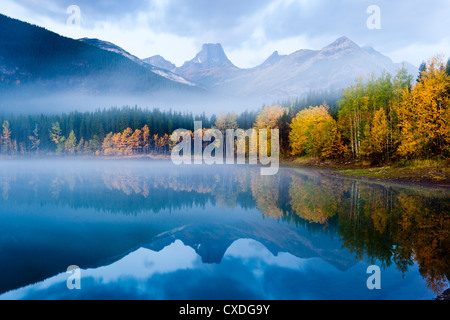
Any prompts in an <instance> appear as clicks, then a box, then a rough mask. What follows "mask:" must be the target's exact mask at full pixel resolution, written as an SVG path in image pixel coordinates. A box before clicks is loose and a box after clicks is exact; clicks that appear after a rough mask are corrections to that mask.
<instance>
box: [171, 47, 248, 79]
mask: <svg viewBox="0 0 450 320" xmlns="http://www.w3.org/2000/svg"><path fill="white" fill-rule="evenodd" d="M239 71H240V69H239V68H237V67H236V66H235V65H234V64H233V63H232V62H231V61H230V60H229V59H228V57H227V55H226V54H225V52H224V50H223V48H222V45H220V44H204V45H203V48H202V50H201V51H200V52H199V53H198V54H197V55H196V56H195V57H194V58H193V59H192V60H190V61H187V62H185V63H184V64H183V66H181V67H180V68H177V69H176V70H175V72H176V73H178V74H180V75H181V76H183V77H184V78H186V79H189V80H192V81H194V82H196V83H200V84H202V85H203V86H206V87H208V88H214V87H216V86H217V85H220V84H221V83H222V82H223V81H227V80H228V79H230V78H232V77H234V76H235V75H237V74H238V73H239Z"/></svg>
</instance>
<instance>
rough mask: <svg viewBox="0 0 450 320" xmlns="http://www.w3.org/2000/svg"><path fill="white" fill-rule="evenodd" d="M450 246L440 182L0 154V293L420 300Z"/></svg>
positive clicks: (443, 280) (445, 268) (440, 280)
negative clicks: (5, 157) (428, 184)
mask: <svg viewBox="0 0 450 320" xmlns="http://www.w3.org/2000/svg"><path fill="white" fill-rule="evenodd" d="M449 249H450V193H449V190H448V189H439V188H426V187H417V186H411V185H391V184H381V183H369V182H364V181H361V180H359V181H358V180H352V179H343V178H338V177H332V176H330V175H328V174H327V173H326V172H325V171H321V170H313V169H292V168H281V169H280V171H279V173H278V174H277V175H276V176H261V175H260V170H259V168H258V167H256V166H248V165H242V166H239V165H233V166H229V165H223V166H206V165H203V166H194V165H192V166H175V165H173V164H172V163H171V162H170V161H156V160H151V161H148V160H147V161H144V160H95V159H94V160H74V159H63V160H56V159H55V160H41V159H38V160H36V159H35V160H31V159H30V160H1V161H0V299H152V300H185V299H187V300H196V299H215V300H229V299H233V300H253V299H255V300H273V299H276V300H297V299H302V300H311V299H314V300H328V299H339V300H341V299H342V300H344V299H376V300H382V299H403V300H404V299H407V300H415V299H424V300H431V299H434V298H435V297H436V296H437V294H438V293H440V292H441V291H443V290H445V289H447V288H448V286H449V280H448V277H449V275H450V250H449ZM69 266H77V267H79V268H80V269H79V270H78V273H77V275H78V278H76V281H78V282H76V281H75V282H73V283H78V284H79V286H80V289H77V288H75V289H73V290H71V289H70V288H69V285H68V284H69V283H72V280H73V279H74V278H72V276H73V275H75V273H74V272H67V270H68V267H69ZM371 266H376V267H378V268H379V271H378V272H376V271H374V273H372V272H370V270H372V269H370V268H369V267H371ZM372 276H374V277H372ZM372 280H373V283H378V284H379V285H380V289H377V288H375V289H370V288H369V287H370V286H368V283H369V282H370V283H372Z"/></svg>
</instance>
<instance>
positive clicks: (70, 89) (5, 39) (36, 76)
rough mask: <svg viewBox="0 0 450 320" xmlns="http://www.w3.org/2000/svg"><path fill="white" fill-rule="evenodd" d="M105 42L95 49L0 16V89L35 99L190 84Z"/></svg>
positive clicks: (145, 90)
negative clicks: (147, 65)
mask: <svg viewBox="0 0 450 320" xmlns="http://www.w3.org/2000/svg"><path fill="white" fill-rule="evenodd" d="M109 45H110V46H109V47H108V48H106V47H105V48H99V47H98V46H95V45H92V44H89V43H86V42H83V41H77V40H74V39H70V38H66V37H63V36H60V35H58V34H56V33H54V32H51V31H48V30H46V29H44V28H41V27H38V26H34V25H31V24H29V23H26V22H22V21H19V20H16V19H11V18H9V17H6V16H4V15H0V92H3V94H4V96H3V98H5V96H6V95H9V96H10V97H12V98H13V99H18V98H19V97H20V98H22V97H23V96H28V97H29V98H30V99H34V100H35V99H36V98H42V97H47V96H48V95H49V94H52V95H55V94H57V93H73V94H80V93H81V94H91V95H96V96H98V95H102V94H105V95H111V94H130V95H133V94H136V93H154V92H160V91H165V90H169V91H170V90H176V91H189V90H190V88H191V86H190V85H187V84H185V83H181V82H180V81H174V80H172V79H170V78H168V77H166V76H164V75H161V74H158V73H157V72H154V71H152V70H150V69H149V68H147V67H145V66H144V64H143V63H139V61H136V60H135V59H134V58H133V56H131V55H130V54H128V53H124V52H120V50H116V49H117V48H115V47H114V46H113V45H112V44H109ZM104 49H107V50H104ZM113 51H115V52H113ZM2 100H3V101H2V102H4V101H5V99H2Z"/></svg>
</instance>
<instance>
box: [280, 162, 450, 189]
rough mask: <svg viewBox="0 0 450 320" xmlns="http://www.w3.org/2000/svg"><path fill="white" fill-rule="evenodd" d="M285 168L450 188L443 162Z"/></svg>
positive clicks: (446, 164) (301, 164)
mask: <svg viewBox="0 0 450 320" xmlns="http://www.w3.org/2000/svg"><path fill="white" fill-rule="evenodd" d="M282 165H283V166H287V167H298V168H322V169H326V170H328V171H329V172H330V174H333V175H339V176H345V177H350V178H358V179H366V180H376V181H389V182H398V183H420V184H430V185H435V186H442V187H450V163H449V162H448V161H444V160H414V161H404V162H398V163H395V164H391V165H385V166H372V165H370V164H369V163H367V162H361V161H347V162H333V161H325V162H323V161H317V160H315V159H310V158H298V159H288V160H283V161H282Z"/></svg>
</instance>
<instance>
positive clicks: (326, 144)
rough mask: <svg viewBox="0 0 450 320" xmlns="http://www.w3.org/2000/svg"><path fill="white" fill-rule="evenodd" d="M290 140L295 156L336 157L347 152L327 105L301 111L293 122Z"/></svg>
mask: <svg viewBox="0 0 450 320" xmlns="http://www.w3.org/2000/svg"><path fill="white" fill-rule="evenodd" d="M291 129H292V130H291V133H290V136H289V141H290V144H291V148H292V154H293V155H294V156H302V155H307V156H312V157H317V158H322V159H323V158H325V159H326V158H328V159H329V158H335V157H339V156H341V155H342V154H343V153H344V152H345V147H344V145H343V143H342V140H341V135H340V133H339V132H338V128H337V124H336V121H335V120H334V119H333V117H331V116H330V114H329V113H328V107H327V105H322V106H319V107H310V108H309V109H306V110H303V111H300V112H299V113H298V114H297V116H296V117H295V118H294V120H293V121H292V124H291Z"/></svg>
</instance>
